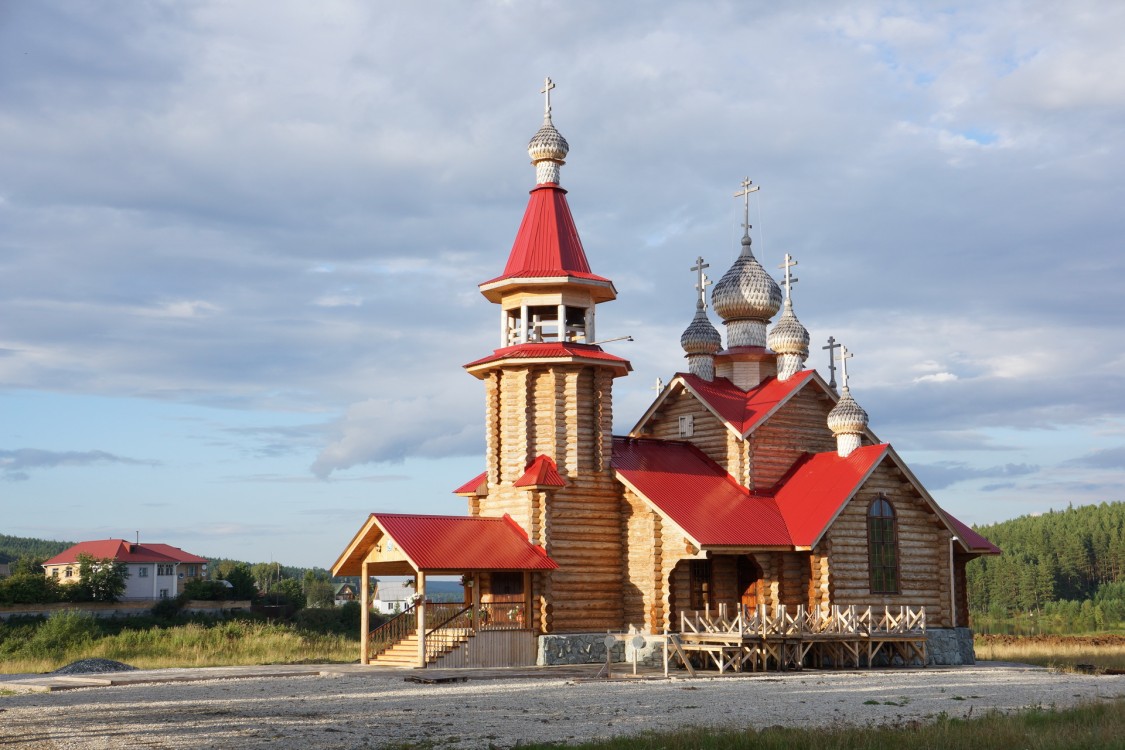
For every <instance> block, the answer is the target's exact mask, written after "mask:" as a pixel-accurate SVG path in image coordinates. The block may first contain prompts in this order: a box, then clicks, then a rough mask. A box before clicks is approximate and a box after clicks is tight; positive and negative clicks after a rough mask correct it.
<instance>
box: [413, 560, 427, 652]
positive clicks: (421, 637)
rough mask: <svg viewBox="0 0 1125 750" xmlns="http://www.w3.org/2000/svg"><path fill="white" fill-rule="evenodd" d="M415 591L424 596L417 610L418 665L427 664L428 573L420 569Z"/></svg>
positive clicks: (416, 577) (416, 576) (415, 577)
mask: <svg viewBox="0 0 1125 750" xmlns="http://www.w3.org/2000/svg"><path fill="white" fill-rule="evenodd" d="M414 593H415V594H417V595H418V596H420V597H422V598H421V599H419V600H418V606H417V607H416V608H415V611H416V612H417V613H418V666H419V667H425V666H426V574H425V573H423V572H422V571H420V570H419V571H418V573H417V575H415V576H414Z"/></svg>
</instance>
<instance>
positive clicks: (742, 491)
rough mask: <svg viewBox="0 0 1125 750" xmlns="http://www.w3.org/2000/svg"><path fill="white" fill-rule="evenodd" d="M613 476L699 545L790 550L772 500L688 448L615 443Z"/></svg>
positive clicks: (625, 441)
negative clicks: (750, 489) (781, 547)
mask: <svg viewBox="0 0 1125 750" xmlns="http://www.w3.org/2000/svg"><path fill="white" fill-rule="evenodd" d="M613 468H614V470H615V471H616V472H617V476H618V477H619V478H620V479H621V480H622V481H623V482H625V483H626V484H627V485H629V486H630V487H632V488H633V489H635V490H636V491H637V492H638V493H640V494H641V495H642V496H643V497H644V498H645V499H647V500H648V501H649V502H650V503H652V504H653V505H654V506H656V508H657V509H658V510H659V511H660V512H661V513H662V514H664V515H666V516H667V517H668V518H670V519H671V520H672V521H673V522H674V523H675V524H676V525H677V526H679V527H680V528H681V529H683V530H684V532H685V533H686V534H688V536H690V537H691V538H692V539H694V540H695V541H696V542H698V543H699V544H701V545H703V546H760V547H775V546H790V545H791V544H792V542H791V541H790V538H789V532H788V530H787V529H786V528H785V521H784V519H783V518H782V515H781V513H780V512H779V511H778V508H777V504H776V503H775V502H774V500H773V498H769V497H762V496H760V495H752V494H750V493H749V492H748V491H747V490H746V488H745V487H742V486H741V485H739V484H738V482H736V481H735V480H734V478H733V477H731V476H730V475H729V474H727V473H726V471H724V470H723V468H722V467H721V466H719V465H718V464H716V463H715V462H714V461H712V460H711V459H710V458H708V457H707V456H706V455H705V454H704V453H703V452H702V451H701V450H699V449H698V448H696V447H695V446H694V445H691V444H690V443H679V442H672V441H664V440H646V439H638V438H614V440H613Z"/></svg>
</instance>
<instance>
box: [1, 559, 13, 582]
mask: <svg viewBox="0 0 1125 750" xmlns="http://www.w3.org/2000/svg"><path fill="white" fill-rule="evenodd" d="M10 575H12V567H11V565H9V564H8V563H0V580H3V579H4V578H7V577H9V576H10Z"/></svg>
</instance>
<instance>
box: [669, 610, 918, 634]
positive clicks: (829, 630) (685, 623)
mask: <svg viewBox="0 0 1125 750" xmlns="http://www.w3.org/2000/svg"><path fill="white" fill-rule="evenodd" d="M680 632H681V633H709V634H724V635H729V636H738V637H745V636H748V635H751V636H760V637H766V638H768V637H771V636H777V637H803V636H813V637H815V636H818V635H855V636H860V637H864V636H879V635H890V634H909V633H925V632H926V608H925V607H910V606H901V607H884V608H883V610H882V611H879V610H877V609H876V608H873V607H866V608H862V609H861V608H859V607H856V606H855V605H849V606H841V605H832V606H831V607H828V608H826V609H822V608H820V607H811V608H807V607H805V606H804V605H798V606H796V607H793V608H790V607H787V606H786V605H784V604H782V605H779V606H777V607H775V608H774V610H773V612H772V613H771V612H770V611H769V610H768V608H767V607H765V606H761V605H759V606H757V607H753V608H748V607H743V606H740V605H735V606H733V607H728V606H727V605H725V604H720V605H719V606H718V608H716V609H715V610H712V609H710V608H707V609H705V610H698V611H695V610H693V611H687V612H681V613H680Z"/></svg>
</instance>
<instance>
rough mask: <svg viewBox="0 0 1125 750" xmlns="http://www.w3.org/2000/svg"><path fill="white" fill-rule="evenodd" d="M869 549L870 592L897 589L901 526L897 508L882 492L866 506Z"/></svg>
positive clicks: (894, 591) (879, 592)
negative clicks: (898, 527) (899, 532)
mask: <svg viewBox="0 0 1125 750" xmlns="http://www.w3.org/2000/svg"><path fill="white" fill-rule="evenodd" d="M867 552H868V562H869V567H870V569H871V593H873V594H897V593H898V529H897V524H896V520H895V509H894V508H893V507H892V506H891V503H890V501H889V500H887V498H885V497H883V496H882V495H880V496H879V497H877V498H875V499H874V500H872V501H871V505H870V506H869V507H868V509H867Z"/></svg>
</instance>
